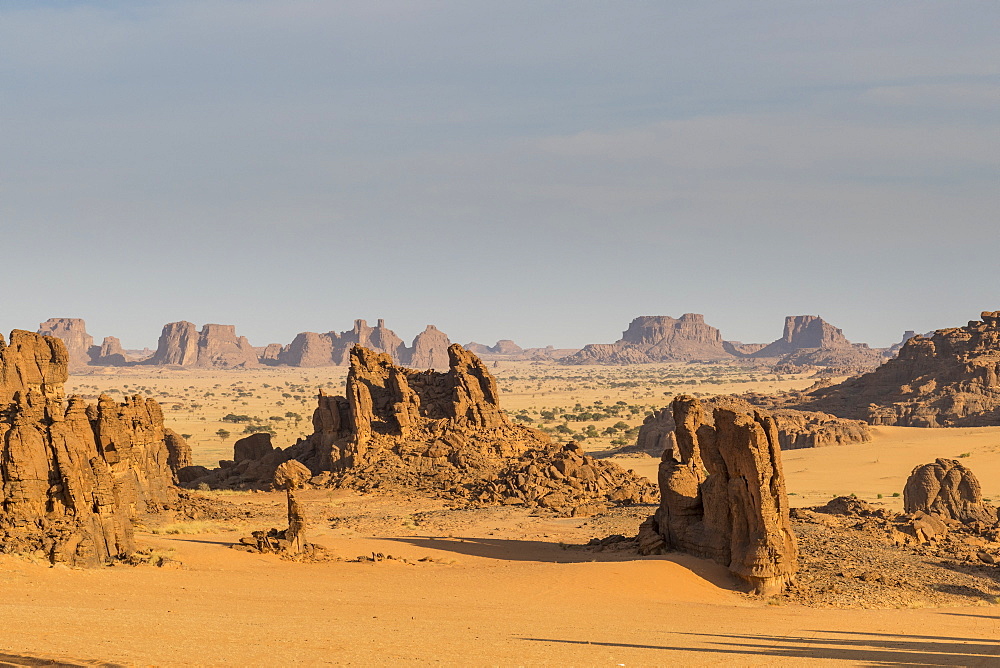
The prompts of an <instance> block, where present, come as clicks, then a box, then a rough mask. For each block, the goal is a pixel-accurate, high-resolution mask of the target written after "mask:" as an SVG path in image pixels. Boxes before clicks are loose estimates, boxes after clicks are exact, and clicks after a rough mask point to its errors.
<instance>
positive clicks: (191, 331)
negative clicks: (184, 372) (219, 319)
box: [143, 320, 260, 369]
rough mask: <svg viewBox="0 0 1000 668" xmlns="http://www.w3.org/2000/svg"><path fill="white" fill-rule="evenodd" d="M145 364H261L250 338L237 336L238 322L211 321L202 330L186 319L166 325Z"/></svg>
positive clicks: (242, 366)
mask: <svg viewBox="0 0 1000 668" xmlns="http://www.w3.org/2000/svg"><path fill="white" fill-rule="evenodd" d="M143 364H151V365H172V366H182V367H202V368H220V369H237V368H239V369H250V368H253V367H256V366H259V364H260V363H259V361H258V359H257V352H256V351H255V350H254V348H253V346H251V345H250V342H249V341H247V339H246V337H244V336H240V337H237V336H236V327H235V326H234V325H215V324H209V325H205V326H204V327H202V329H201V331H200V332H199V331H198V330H197V328H196V327H195V325H194V323H191V322H187V321H186V320H182V321H180V322H170V323H167V324H166V325H164V326H163V332H162V333H161V334H160V339H159V343H158V344H157V347H156V352H155V353H154V354H153V356H152V357H151V358H149V359H148V360H145V361H144V362H143Z"/></svg>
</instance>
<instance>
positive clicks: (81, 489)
mask: <svg viewBox="0 0 1000 668" xmlns="http://www.w3.org/2000/svg"><path fill="white" fill-rule="evenodd" d="M68 366H69V355H68V352H67V350H66V347H65V345H64V344H63V343H62V341H61V340H59V339H57V338H54V337H48V336H41V335H38V334H34V333H32V332H27V331H23V330H14V331H13V332H12V333H11V335H10V343H9V344H7V343H6V342H5V341H4V340H3V338H2V337H0V444H2V445H0V478H2V482H3V504H2V511H0V550H3V551H6V552H38V551H41V552H43V553H44V554H46V556H47V557H48V558H49V559H50V560H51V561H53V562H54V563H66V564H69V565H97V564H99V563H102V562H105V561H108V560H110V559H112V558H115V557H120V556H124V555H127V554H129V553H130V552H132V551H133V550H134V547H135V546H134V541H133V535H132V524H131V520H132V519H133V518H135V517H137V516H138V515H139V514H141V513H144V512H147V511H150V510H156V509H158V508H160V507H163V506H164V505H166V504H169V503H171V502H173V501H174V500H175V499H176V489H175V488H174V487H173V481H174V476H173V471H172V470H171V468H170V464H169V459H170V453H169V451H168V447H167V443H166V435H165V432H164V427H163V414H162V412H161V411H160V407H159V405H158V404H157V403H156V402H154V401H152V400H147V399H144V398H142V397H131V398H128V399H126V400H125V401H124V402H122V403H118V402H115V401H114V400H112V399H111V398H110V397H108V396H103V395H102V396H101V397H100V398H99V399H98V402H97V403H96V404H90V405H88V404H86V403H85V402H84V401H83V400H82V399H81V398H79V397H76V396H74V397H70V399H69V401H68V404H67V405H65V406H64V398H65V395H64V389H63V384H64V383H65V381H66V379H67V376H68Z"/></svg>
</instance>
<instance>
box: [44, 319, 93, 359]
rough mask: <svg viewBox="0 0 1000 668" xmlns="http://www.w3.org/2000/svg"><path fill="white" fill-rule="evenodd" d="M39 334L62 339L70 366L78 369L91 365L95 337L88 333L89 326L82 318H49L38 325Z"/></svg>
mask: <svg viewBox="0 0 1000 668" xmlns="http://www.w3.org/2000/svg"><path fill="white" fill-rule="evenodd" d="M38 333H39V334H42V335H43V336H54V337H56V338H57V339H60V340H61V341H62V342H63V344H65V346H66V351H67V352H68V353H69V366H70V368H71V369H76V368H79V367H82V366H87V365H88V364H90V352H91V348H92V347H93V345H94V337H92V336H91V335H90V334H88V333H87V324H86V323H85V322H84V321H83V320H82V319H80V318H49V319H48V320H46V321H45V322H43V323H41V324H40V325H38Z"/></svg>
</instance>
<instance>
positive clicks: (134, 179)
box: [0, 0, 1000, 347]
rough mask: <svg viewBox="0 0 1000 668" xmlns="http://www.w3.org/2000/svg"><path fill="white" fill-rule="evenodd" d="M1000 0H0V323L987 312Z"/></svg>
mask: <svg viewBox="0 0 1000 668" xmlns="http://www.w3.org/2000/svg"><path fill="white" fill-rule="evenodd" d="M998 34H1000V4H998V3H995V2H919V1H906V2H877V3H873V2H870V1H865V2H801V1H794V2H792V1H779V0H755V1H754V2H709V3H706V2H545V1H540V0H531V1H528V2H504V3H482V2H446V1H442V2H378V3H373V2H370V1H368V2H326V1H322V2H305V1H298V0H290V1H286V2H255V1H233V0H230V1H222V0H198V1H196V2H194V1H193V2H134V1H133V2H10V1H0V226H2V229H0V252H2V256H3V260H2V262H0V278H2V279H3V281H4V285H5V286H6V289H5V290H4V294H5V296H4V297H2V298H0V307H2V308H0V314H2V316H0V328H2V329H4V330H9V329H11V328H14V327H23V328H34V327H35V326H36V324H37V323H38V322H39V321H41V320H44V319H46V318H49V317H53V316H67V317H69V316H72V317H83V318H86V319H87V321H88V325H89V329H90V331H91V333H92V334H94V335H95V336H97V337H98V338H100V337H102V336H105V335H108V334H111V335H117V336H119V337H120V338H122V339H123V342H124V343H125V344H126V346H129V347H140V346H142V345H154V344H155V341H156V337H157V335H158V334H159V329H160V326H161V325H162V324H163V323H165V322H167V321H172V320H180V319H185V320H191V321H193V322H196V323H198V324H199V325H200V324H202V323H205V322H221V323H232V324H236V325H237V328H238V330H239V331H240V333H243V334H246V335H247V336H249V337H250V339H251V341H252V342H253V343H255V344H257V345H262V344H265V343H268V342H287V341H289V340H291V338H292V337H293V336H294V335H295V333H297V332H299V331H303V330H314V331H326V330H329V329H338V330H342V329H347V328H349V326H350V324H351V321H352V320H353V319H354V318H367V319H369V320H374V319H376V318H378V317H384V318H386V319H387V321H388V324H389V326H390V327H392V328H393V329H395V330H396V331H397V332H398V333H399V334H400V335H402V336H403V337H404V338H406V339H410V338H412V336H413V335H414V334H416V332H417V331H419V330H420V329H423V326H424V325H425V324H427V323H435V324H437V325H438V326H439V327H440V328H441V329H442V330H444V331H445V332H447V333H448V334H449V335H450V336H451V337H452V339H453V340H456V341H460V342H466V341H469V340H478V341H481V342H485V343H492V342H493V341H495V340H496V339H497V338H512V339H515V340H516V341H518V342H519V343H521V344H522V345H545V344H554V345H556V346H579V345H582V344H584V343H588V342H603V341H611V340H614V339H616V338H617V337H618V336H619V334H620V332H621V330H622V329H624V328H625V326H626V325H627V324H628V321H629V320H631V319H632V318H633V317H634V316H637V315H653V314H664V315H673V316H679V315H680V314H681V313H684V312H689V311H694V312H700V313H704V314H705V316H706V319H707V321H708V322H709V323H711V324H713V325H715V326H717V327H720V328H721V329H722V333H723V336H725V337H726V338H729V339H738V340H743V341H770V340H773V339H774V338H777V336H778V335H780V332H781V326H782V320H783V318H784V316H785V315H789V314H802V313H809V314H819V315H822V316H823V317H824V318H826V319H827V320H829V321H830V322H832V323H834V324H835V325H837V326H839V327H842V328H843V329H844V331H845V333H846V334H847V336H848V337H849V338H851V339H852V340H855V341H867V342H870V343H872V344H873V345H888V344H889V343H892V342H894V341H896V340H898V339H899V338H900V335H901V333H902V331H903V330H904V329H915V330H918V331H926V330H929V329H933V328H935V327H943V326H950V325H960V324H963V323H964V322H965V321H966V320H968V319H970V318H974V317H976V316H977V314H978V312H979V311H980V310H983V309H991V310H992V309H1000V290H998V288H1000V271H998V268H997V267H998V257H1000V214H998V212H1000V40H998V39H997V35H998Z"/></svg>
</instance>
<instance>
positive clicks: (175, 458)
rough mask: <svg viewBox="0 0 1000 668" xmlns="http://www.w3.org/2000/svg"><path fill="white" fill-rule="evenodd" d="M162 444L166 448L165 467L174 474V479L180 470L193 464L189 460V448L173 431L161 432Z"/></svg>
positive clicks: (165, 430) (182, 438) (181, 437)
mask: <svg viewBox="0 0 1000 668" xmlns="http://www.w3.org/2000/svg"><path fill="white" fill-rule="evenodd" d="M163 442H164V444H165V445H166V446H167V466H169V467H170V470H171V471H173V472H174V475H175V477H176V476H177V474H178V473H179V472H180V471H181V470H182V469H186V468H188V467H189V466H191V465H192V464H193V463H194V462H193V461H192V459H191V446H190V445H188V442H187V441H186V440H184V437H183V436H181V435H180V434H178V433H177V432H175V431H174V430H173V429H164V430H163Z"/></svg>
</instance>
